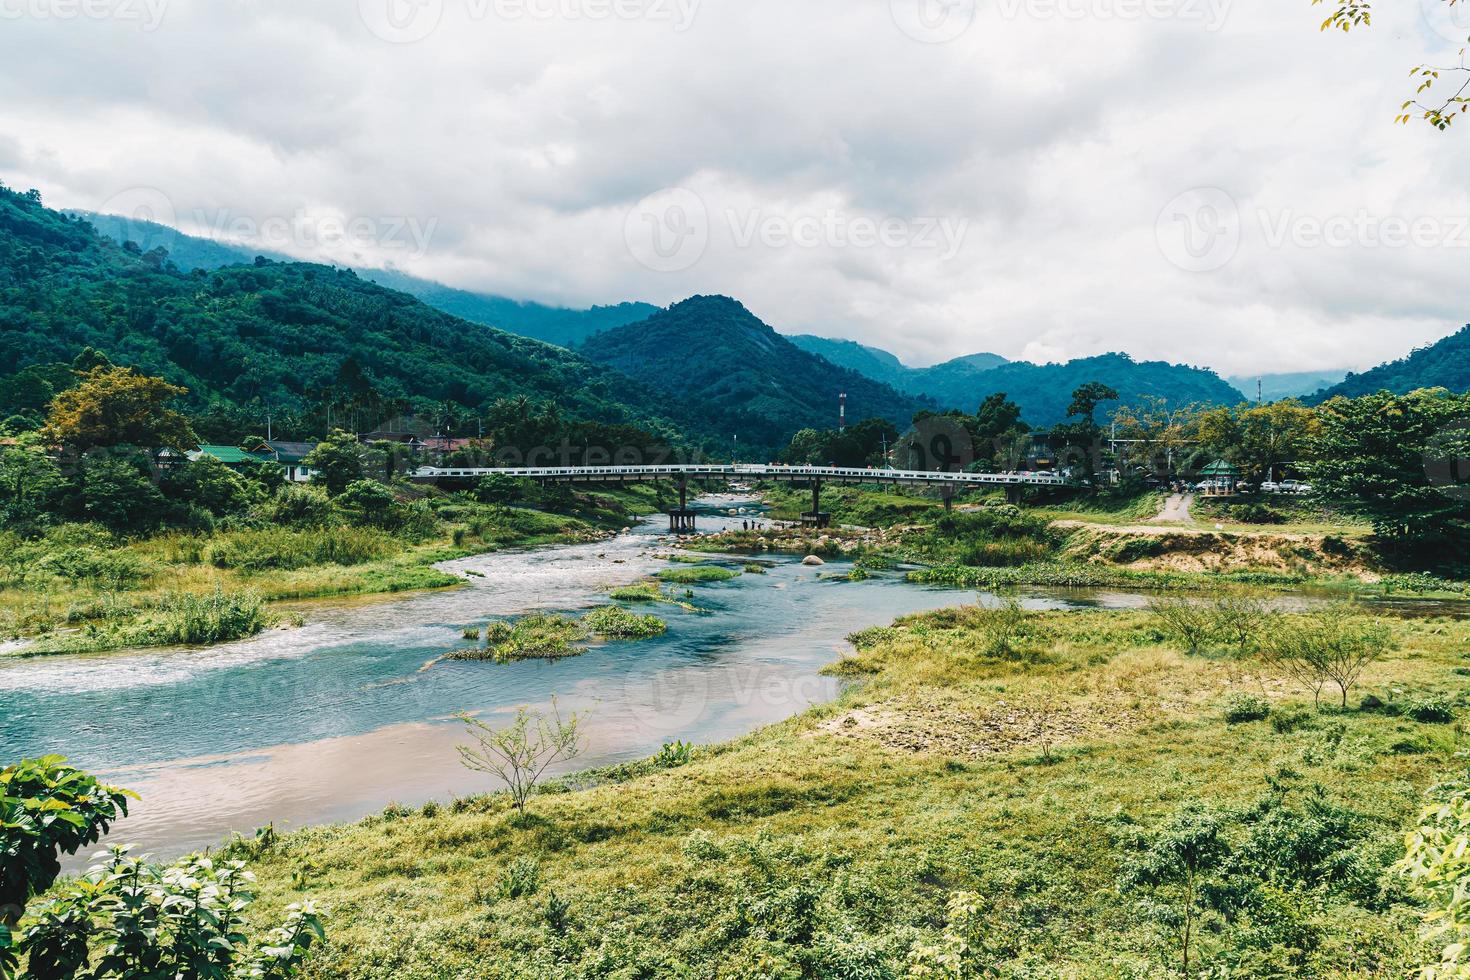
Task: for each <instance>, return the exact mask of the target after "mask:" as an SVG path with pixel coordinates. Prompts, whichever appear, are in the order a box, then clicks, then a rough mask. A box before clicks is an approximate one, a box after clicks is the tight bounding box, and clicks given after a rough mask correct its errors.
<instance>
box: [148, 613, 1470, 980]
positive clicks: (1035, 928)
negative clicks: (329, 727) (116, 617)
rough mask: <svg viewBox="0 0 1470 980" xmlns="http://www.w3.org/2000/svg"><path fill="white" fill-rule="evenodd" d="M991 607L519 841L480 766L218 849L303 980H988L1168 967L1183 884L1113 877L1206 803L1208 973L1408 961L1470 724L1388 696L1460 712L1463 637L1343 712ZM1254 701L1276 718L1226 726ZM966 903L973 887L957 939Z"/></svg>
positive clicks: (1397, 661) (1409, 661)
mask: <svg viewBox="0 0 1470 980" xmlns="http://www.w3.org/2000/svg"><path fill="white" fill-rule="evenodd" d="M990 616H991V614H987V613H984V612H982V611H979V610H977V609H973V608H967V609H959V610H948V611H942V612H939V613H934V614H930V615H925V616H920V617H915V618H912V619H908V620H904V621H901V622H900V623H899V624H897V626H896V628H888V629H883V630H873V631H867V632H866V633H865V634H863V635H861V636H859V637H857V640H858V643H859V648H857V649H855V650H854V651H853V653H852V654H851V655H850V656H848V657H846V658H844V659H843V660H842V661H840V662H839V663H838V664H836V665H834V668H833V669H834V671H836V672H838V673H841V674H843V675H845V676H848V677H852V678H858V679H860V681H861V682H860V683H859V684H857V685H856V686H854V687H850V688H849V689H848V690H847V692H846V693H845V694H844V695H843V696H842V697H841V698H840V699H839V700H838V701H836V702H835V703H832V704H829V705H825V706H822V707H819V708H815V709H813V710H811V711H808V712H807V713H806V714H804V715H801V716H800V717H797V718H795V719H793V720H791V721H789V722H786V723H783V724H779V725H776V726H773V727H770V728H767V729H764V730H762V731H759V732H756V733H755V734H753V735H751V736H749V737H747V738H744V739H741V740H738V741H736V742H734V743H731V744H729V745H723V746H716V747H712V748H707V749H702V750H699V751H697V752H695V753H694V758H693V761H690V762H687V763H684V764H679V762H678V761H675V762H673V763H671V765H672V767H671V768H662V767H661V766H660V764H659V763H656V762H653V761H650V762H645V763H638V764H632V765H628V766H624V767H621V768H619V769H615V770H609V771H604V772H601V773H596V774H592V775H591V776H588V777H582V778H579V779H578V780H577V781H576V783H577V785H579V786H585V785H588V784H589V783H590V784H592V788H590V789H582V790H579V791H569V790H567V788H566V787H565V786H563V787H561V788H560V790H554V791H552V792H548V793H544V794H542V795H540V796H538V797H536V798H534V799H533V800H532V802H531V818H530V820H529V822H527V823H526V824H524V825H522V824H518V823H517V822H516V821H515V820H514V818H513V815H512V814H511V813H510V812H508V803H507V801H506V800H505V798H504V797H503V796H502V795H490V796H475V795H472V794H473V793H475V792H477V791H479V790H481V789H483V788H484V787H483V785H477V784H476V783H475V782H474V781H473V780H472V779H470V778H469V777H468V776H467V778H466V783H465V794H466V795H465V796H464V797H463V798H459V799H455V800H446V801H443V802H442V803H439V804H429V805H427V806H425V807H423V808H421V809H413V810H406V809H403V808H398V807H390V808H388V809H387V810H386V811H385V812H384V813H383V814H382V815H381V816H378V817H374V818H370V819H368V820H365V821H363V822H361V823H358V824H353V825H350V826H339V827H321V828H315V829H311V830H306V831H302V832H300V833H296V834H292V835H289V836H286V837H283V838H281V839H280V840H279V841H278V842H277V843H274V844H272V845H270V846H268V847H265V848H258V847H253V845H249V844H246V845H241V846H240V848H237V851H238V852H239V853H247V854H249V855H250V856H253V857H255V858H257V859H258V870H259V871H260V873H261V876H262V880H263V884H264V891H265V894H266V896H267V898H268V904H270V905H273V906H279V905H282V904H285V903H287V902H290V901H294V900H298V899H299V898H300V897H301V895H302V894H303V893H308V894H311V895H313V896H315V897H317V898H319V899H320V900H321V901H323V902H324V903H325V904H326V905H327V906H328V907H330V909H331V910H332V911H331V914H330V916H329V919H328V926H329V933H330V937H331V942H330V943H329V945H328V947H327V948H326V949H325V950H324V954H323V956H322V957H321V958H320V959H319V960H318V961H317V962H316V963H315V964H314V965H313V966H312V968H311V970H310V975H311V976H315V977H333V978H384V980H387V978H393V980H417V978H429V977H444V976H471V975H472V976H477V977H480V976H483V977H536V978H556V977H567V978H570V977H589V976H597V977H619V978H622V977H629V978H631V977H664V976H689V977H696V976H697V977H719V978H726V977H728V978H735V977H740V978H746V977H749V978H755V977H778V978H804V977H878V978H886V977H893V978H896V977H900V976H908V975H915V976H920V975H921V976H950V975H951V974H946V973H938V972H934V973H915V974H909V973H908V970H909V968H910V966H911V965H913V964H915V963H917V964H919V965H921V966H922V964H923V963H924V962H925V957H926V955H928V954H926V953H925V952H924V951H925V949H926V948H929V947H933V946H935V945H936V944H940V945H943V944H945V943H947V942H950V941H952V940H956V937H957V936H958V935H960V934H961V933H963V934H964V935H968V936H971V937H972V939H973V944H972V946H971V953H972V954H973V955H974V956H975V957H976V962H981V961H983V962H985V963H989V964H990V966H989V967H987V969H993V970H994V972H993V973H991V972H987V973H984V974H983V975H987V976H988V975H994V976H1005V977H1031V978H1043V977H1045V978H1052V977H1056V978H1060V977H1077V978H1099V980H1100V978H1113V977H1133V978H1144V977H1148V978H1163V977H1166V976H1177V975H1178V972H1179V964H1178V958H1179V952H1178V948H1177V943H1176V942H1175V941H1174V940H1173V939H1171V938H1170V933H1169V931H1168V930H1167V929H1166V928H1163V924H1164V923H1165V921H1166V920H1167V915H1164V914H1163V913H1162V912H1161V908H1164V909H1166V907H1167V905H1168V902H1169V900H1170V895H1169V894H1168V893H1167V892H1156V893H1141V892H1138V891H1135V890H1132V889H1130V888H1128V887H1125V886H1126V885H1127V882H1128V881H1129V880H1131V879H1130V878H1129V876H1128V874H1127V869H1128V868H1129V867H1131V866H1132V862H1134V861H1136V859H1137V855H1138V854H1139V853H1140V850H1139V849H1140V848H1141V847H1142V846H1143V845H1144V844H1145V843H1146V842H1147V841H1148V840H1149V839H1150V835H1153V834H1155V833H1161V832H1162V831H1161V830H1160V828H1161V827H1163V826H1164V825H1166V824H1167V823H1168V822H1169V821H1170V819H1171V816H1173V815H1176V814H1177V813H1178V812H1179V811H1180V808H1181V807H1185V806H1187V805H1190V804H1199V805H1201V806H1203V807H1206V808H1208V810H1209V812H1210V813H1212V814H1214V815H1215V818H1217V819H1219V820H1220V821H1221V826H1222V828H1223V831H1222V832H1223V834H1224V835H1225V837H1226V839H1228V841H1229V842H1230V845H1231V848H1232V850H1233V853H1234V854H1235V855H1237V860H1238V865H1237V866H1236V867H1237V870H1236V871H1235V872H1232V873H1233V874H1235V877H1233V878H1228V879H1226V878H1224V877H1222V881H1227V880H1228V882H1233V883H1234V885H1233V887H1236V888H1238V889H1241V894H1242V895H1244V896H1246V898H1243V899H1242V900H1241V901H1242V903H1243V904H1241V905H1239V906H1238V907H1237V911H1236V913H1235V914H1234V915H1230V916H1226V915H1224V914H1221V915H1217V916H1215V917H1213V918H1210V919H1209V920H1208V923H1207V927H1204V928H1202V930H1201V933H1200V936H1199V937H1198V944H1199V945H1198V948H1197V956H1198V960H1197V961H1196V962H1198V963H1200V964H1202V966H1203V967H1204V968H1207V969H1210V970H1214V971H1217V972H1215V973H1212V974H1210V975H1212V976H1226V975H1229V976H1251V977H1256V976H1261V977H1390V976H1392V977H1398V976H1403V975H1404V974H1405V971H1406V970H1407V969H1408V968H1409V966H1410V964H1411V963H1414V962H1417V960H1416V957H1417V956H1418V955H1419V953H1420V951H1419V950H1418V948H1417V943H1416V941H1415V938H1414V927H1413V916H1412V909H1410V908H1407V907H1406V906H1405V902H1406V898H1405V894H1404V892H1403V889H1402V887H1401V883H1400V882H1398V881H1397V879H1396V878H1395V877H1394V876H1393V875H1392V874H1391V873H1390V872H1389V870H1388V869H1389V868H1390V866H1391V864H1392V862H1393V861H1394V860H1395V858H1396V856H1397V855H1398V854H1399V853H1400V849H1401V844H1400V833H1401V832H1402V831H1403V830H1404V828H1405V827H1406V826H1408V825H1409V824H1410V823H1411V821H1412V820H1413V818H1414V816H1415V813H1416V811H1417V810H1418V808H1419V806H1420V800H1421V794H1422V793H1423V791H1424V789H1425V788H1426V787H1427V786H1428V785H1429V784H1430V783H1432V782H1433V781H1434V780H1436V779H1438V778H1440V777H1442V776H1445V775H1448V774H1451V773H1453V772H1455V771H1456V770H1457V769H1459V768H1461V767H1462V766H1463V763H1461V762H1460V761H1458V760H1457V759H1456V752H1457V751H1459V750H1461V749H1463V748H1465V738H1464V731H1463V726H1462V724H1461V723H1460V722H1459V721H1452V722H1449V723H1443V722H1441V723H1424V722H1418V721H1414V720H1412V719H1411V717H1410V716H1409V715H1408V714H1406V713H1405V711H1404V710H1403V709H1402V708H1401V706H1403V705H1409V704H1412V703H1414V702H1415V700H1416V699H1420V700H1423V699H1425V698H1427V697H1429V696H1431V695H1438V696H1440V698H1441V699H1442V700H1443V701H1444V702H1445V703H1448V704H1451V705H1453V708H1452V713H1453V714H1455V715H1458V714H1460V713H1462V712H1463V711H1464V709H1465V704H1464V697H1463V694H1462V691H1463V675H1464V674H1465V673H1467V672H1470V660H1467V659H1466V657H1467V649H1470V625H1467V624H1466V623H1464V622H1451V621H1447V620H1423V621H1404V622H1397V623H1395V624H1394V630H1395V634H1396V638H1397V641H1398V649H1397V651H1396V652H1395V653H1394V654H1392V655H1391V656H1390V658H1389V659H1387V660H1385V661H1383V662H1381V663H1379V664H1377V665H1375V666H1374V667H1373V668H1372V669H1371V670H1370V672H1369V674H1368V676H1367V677H1366V678H1365V680H1364V682H1363V684H1362V685H1361V687H1360V689H1359V690H1358V691H1355V692H1354V695H1353V698H1352V703H1353V704H1354V705H1357V704H1358V703H1359V702H1360V700H1361V699H1362V697H1363V696H1364V695H1367V694H1372V695H1374V696H1375V697H1376V698H1378V699H1379V701H1369V702H1367V704H1368V705H1371V706H1372V707H1371V708H1368V707H1365V708H1361V709H1359V708H1354V709H1352V710H1349V711H1346V712H1340V711H1326V710H1323V711H1319V710H1316V709H1314V708H1313V707H1312V703H1311V699H1310V697H1309V696H1307V695H1306V693H1305V692H1303V691H1300V690H1296V689H1293V688H1292V687H1291V686H1290V685H1289V684H1288V683H1286V682H1285V681H1283V680H1282V679H1281V678H1279V677H1275V676H1271V675H1269V674H1263V673H1261V672H1260V671H1259V670H1258V669H1256V668H1254V667H1251V666H1249V665H1247V664H1241V663H1237V662H1234V661H1231V660H1229V659H1223V658H1220V657H1211V656H1195V657H1189V656H1185V655H1183V654H1181V653H1180V652H1179V651H1178V650H1177V649H1174V648H1172V647H1171V646H1170V644H1169V643H1167V642H1165V641H1163V640H1162V639H1161V637H1162V634H1161V633H1160V631H1159V628H1158V626H1157V624H1156V622H1155V621H1154V620H1153V619H1152V618H1151V617H1150V616H1149V615H1147V614H1144V613H1129V612H1086V613H1052V614H1039V615H1033V616H1030V617H1028V618H1027V619H1026V620H1025V622H1024V624H1023V626H1022V627H1021V629H1020V631H1019V632H1018V633H1017V634H1016V635H1015V637H1014V638H1013V639H1014V642H1013V643H1012V644H1011V645H1010V648H1009V650H1008V652H1005V653H998V652H997V650H996V646H995V637H994V629H993V623H992V622H991V619H990ZM1241 693H1249V694H1251V695H1253V696H1255V697H1256V698H1260V699H1264V700H1266V701H1268V702H1269V704H1270V714H1269V716H1268V717H1267V718H1265V719H1263V720H1255V721H1249V722H1244V723H1228V722H1227V721H1226V720H1225V705H1226V703H1227V699H1228V698H1229V697H1230V696H1231V695H1232V694H1235V695H1239V694H1241ZM1380 703H1381V704H1382V705H1383V706H1381V707H1380V706H1378V705H1379V704H1380ZM141 805H142V806H146V805H147V801H146V800H145V801H143V803H142V804H141ZM1186 812H1187V811H1186ZM1263 854H1269V855H1275V856H1274V857H1270V858H1269V860H1267V859H1266V858H1263V857H1262V856H1261V855H1263ZM1283 855H1293V857H1292V859H1291V860H1290V861H1286V860H1285V858H1284V857H1283ZM1223 874H1224V873H1223V872H1222V875H1223ZM961 892H973V893H976V895H977V896H978V897H976V898H975V899H973V900H969V901H971V903H972V905H973V908H972V909H971V912H970V913H968V917H967V919H966V923H965V924H963V928H961V927H960V925H959V924H957V923H955V922H954V921H952V917H951V913H950V912H949V911H947V908H948V906H949V904H950V902H951V899H952V898H953V897H954V896H955V895H956V893H961ZM947 929H948V935H946V930H947ZM980 947H983V948H980ZM977 950H978V951H977ZM953 975H954V976H958V975H960V974H953ZM964 975H966V976H969V975H975V976H979V975H982V974H981V973H979V972H976V973H974V974H964Z"/></svg>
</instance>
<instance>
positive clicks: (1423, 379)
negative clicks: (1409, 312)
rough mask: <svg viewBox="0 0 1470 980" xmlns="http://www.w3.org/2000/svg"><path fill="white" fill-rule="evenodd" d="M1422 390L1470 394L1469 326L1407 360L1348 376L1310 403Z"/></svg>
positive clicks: (1417, 351)
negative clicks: (1338, 397) (1342, 397)
mask: <svg viewBox="0 0 1470 980" xmlns="http://www.w3.org/2000/svg"><path fill="white" fill-rule="evenodd" d="M1419 388H1448V389H1449V390H1450V391H1454V392H1464V391H1470V324H1467V325H1466V326H1464V327H1463V328H1462V329H1461V330H1459V331H1458V332H1457V333H1453V334H1450V336H1448V337H1446V338H1444V339H1443V340H1441V341H1439V342H1438V343H1435V344H1431V345H1430V346H1428V347H1421V348H1419V349H1418V350H1416V351H1414V352H1413V353H1411V354H1409V356H1408V357H1404V358H1401V359H1399V360H1397V361H1390V362H1389V363H1387V364H1380V365H1379V366H1378V367H1376V368H1373V369H1372V370H1369V371H1364V372H1363V373H1362V374H1349V375H1348V376H1347V378H1346V379H1345V380H1343V381H1342V382H1341V383H1340V384H1336V385H1333V386H1332V387H1331V388H1327V389H1325V390H1323V391H1319V392H1318V393H1317V394H1316V395H1315V396H1314V397H1313V398H1312V399H1311V400H1312V401H1313V402H1323V401H1326V400H1327V399H1328V398H1331V397H1333V396H1334V395H1347V396H1348V397H1349V398H1356V397H1358V396H1360V395H1371V394H1373V393H1374V392H1377V391H1391V392H1394V393H1395V394H1399V395H1403V394H1407V393H1408V392H1411V391H1415V390H1417V389H1419Z"/></svg>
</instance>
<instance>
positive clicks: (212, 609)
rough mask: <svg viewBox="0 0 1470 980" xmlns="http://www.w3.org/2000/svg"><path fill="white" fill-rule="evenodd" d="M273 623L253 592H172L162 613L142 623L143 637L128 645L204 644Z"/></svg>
mask: <svg viewBox="0 0 1470 980" xmlns="http://www.w3.org/2000/svg"><path fill="white" fill-rule="evenodd" d="M270 624H271V619H270V617H269V616H267V615H266V612H265V603H264V601H263V600H262V599H261V597H260V596H259V595H257V594H256V593H254V592H224V591H222V590H218V589H216V590H215V591H214V592H213V593H211V594H207V595H195V594H193V593H189V592H183V593H171V594H169V595H167V596H165V597H164V599H163V601H162V602H160V603H159V612H158V614H157V615H156V616H154V617H152V619H151V620H150V621H148V622H147V623H146V624H143V625H142V626H141V629H142V631H144V632H145V633H146V639H147V641H148V642H147V643H146V644H145V643H143V642H139V641H140V640H141V639H143V637H137V638H133V639H131V640H130V642H129V643H128V645H130V646H132V645H137V646H143V645H154V646H164V645H173V644H178V645H181V646H203V645H205V644H209V643H225V642H227V641H229V640H240V639H244V638H245V637H249V636H254V635H255V634H257V633H259V632H261V631H262V630H264V629H265V628H266V627H267V626H269V625H270Z"/></svg>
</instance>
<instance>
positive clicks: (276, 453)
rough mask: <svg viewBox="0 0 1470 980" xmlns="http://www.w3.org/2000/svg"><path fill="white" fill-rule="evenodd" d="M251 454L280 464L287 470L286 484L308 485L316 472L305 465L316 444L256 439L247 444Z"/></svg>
mask: <svg viewBox="0 0 1470 980" xmlns="http://www.w3.org/2000/svg"><path fill="white" fill-rule="evenodd" d="M247 445H248V448H249V449H250V451H251V452H253V453H256V454H258V455H260V456H261V457H262V458H264V459H269V460H273V461H275V462H277V463H280V464H281V465H282V466H283V467H285V470H286V482H288V483H308V482H310V480H311V478H312V477H313V476H314V475H315V474H316V470H314V469H312V468H311V467H309V466H306V465H304V464H305V462H306V457H307V456H309V455H310V454H311V451H312V450H313V449H315V448H316V446H317V444H316V443H314V442H283V441H281V440H279V439H255V440H253V441H251V442H250V443H248V444H247Z"/></svg>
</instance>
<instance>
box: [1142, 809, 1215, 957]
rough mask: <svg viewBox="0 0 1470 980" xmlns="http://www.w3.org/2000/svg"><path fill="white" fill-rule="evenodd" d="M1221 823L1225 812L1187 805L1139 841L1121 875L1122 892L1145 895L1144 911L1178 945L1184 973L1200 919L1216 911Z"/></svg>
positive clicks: (1191, 952)
mask: <svg viewBox="0 0 1470 980" xmlns="http://www.w3.org/2000/svg"><path fill="white" fill-rule="evenodd" d="M1224 824H1225V820H1224V815H1223V814H1221V813H1219V812H1217V811H1214V810H1211V809H1209V808H1208V807H1206V806H1204V805H1203V804H1201V803H1195V802H1191V803H1186V804H1185V805H1184V806H1182V807H1180V808H1179V809H1178V810H1176V811H1175V812H1174V814H1173V815H1172V816H1170V817H1169V818H1168V819H1167V820H1165V821H1164V822H1163V824H1161V825H1160V826H1159V827H1158V828H1156V829H1155V830H1154V831H1153V832H1152V833H1150V834H1147V835H1145V836H1144V837H1143V838H1141V839H1140V841H1139V849H1138V851H1137V853H1135V854H1134V855H1132V856H1130V858H1129V859H1128V860H1126V861H1125V862H1124V865H1123V871H1122V874H1121V876H1120V879H1119V887H1120V889H1121V890H1122V891H1124V892H1125V893H1126V892H1140V893H1143V894H1145V895H1146V896H1148V899H1149V903H1150V904H1149V907H1148V909H1147V911H1148V912H1149V914H1150V917H1151V918H1152V919H1154V921H1156V922H1157V923H1159V925H1160V926H1162V927H1163V928H1164V929H1166V930H1168V932H1169V933H1170V934H1171V935H1173V937H1174V939H1175V941H1176V942H1177V943H1178V946H1179V955H1180V967H1181V972H1183V973H1185V974H1186V975H1187V974H1188V973H1189V971H1190V962H1191V960H1190V957H1191V955H1192V954H1193V949H1194V940H1195V937H1196V936H1197V935H1198V932H1199V926H1200V923H1201V921H1202V920H1203V919H1204V918H1205V917H1206V916H1208V915H1209V914H1211V913H1212V912H1219V911H1220V907H1221V903H1220V898H1221V893H1222V892H1223V889H1221V888H1218V887H1216V886H1218V885H1219V884H1220V880H1219V879H1220V878H1221V875H1222V872H1223V870H1224V869H1225V867H1226V864H1227V862H1228V861H1229V858H1230V844H1229V842H1228V841H1227V840H1226V839H1225V835H1224Z"/></svg>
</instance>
